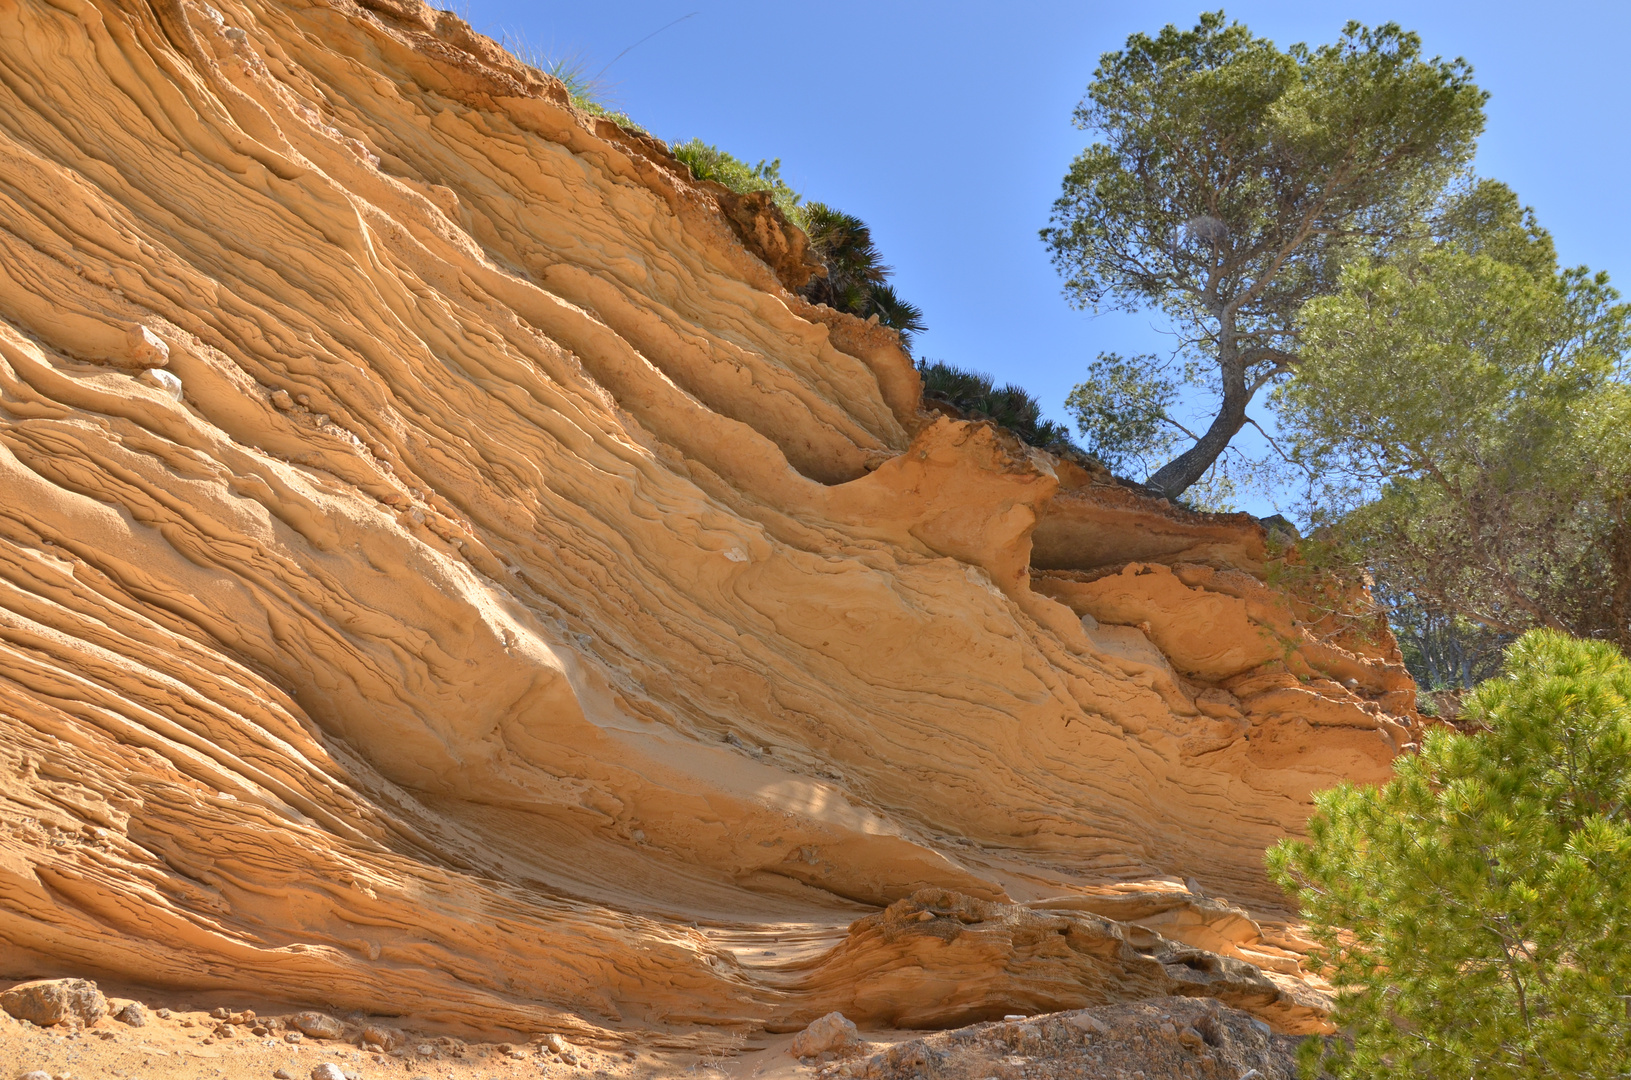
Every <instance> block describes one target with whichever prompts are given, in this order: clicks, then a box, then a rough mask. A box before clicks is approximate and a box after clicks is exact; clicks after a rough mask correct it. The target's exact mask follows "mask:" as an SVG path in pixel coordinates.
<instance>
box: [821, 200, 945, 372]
mask: <svg viewBox="0 0 1631 1080" xmlns="http://www.w3.org/2000/svg"><path fill="white" fill-rule="evenodd" d="M800 216H801V218H802V219H803V225H804V231H805V233H806V234H807V235H808V236H809V237H810V248H811V250H812V251H814V252H815V254H816V255H817V256H818V257H819V258H820V259H821V261H822V263H823V264H825V265H826V267H827V276H826V277H818V278H814V279H812V280H811V282H810V284H808V285H806V286H805V287H804V295H805V297H806V298H807V299H809V300H811V301H813V302H815V303H818V304H826V305H828V306H829V307H833V308H836V309H837V310H839V311H847V312H849V313H850V314H851V315H855V316H858V317H859V318H863V319H869V318H871V317H872V316H874V315H876V316H877V317H878V321H879V322H880V323H882V324H883V325H884V326H888V327H891V328H893V329H894V330H895V331H896V332H897V333H899V334H900V339H901V344H902V345H903V346H905V347H907V348H910V347H911V343H912V335H914V334H918V333H921V332H922V331H923V330H924V329H925V327H924V324H923V309H922V308H920V307H918V306H917V305H916V304H913V303H910V302H909V301H906V300H903V299H901V297H900V295H899V294H898V293H896V292H895V288H894V286H892V285H890V284H889V275H890V273H891V268H890V267H889V266H886V265H885V264H884V261H883V256H882V255H881V254H880V253H879V251H878V246H877V245H876V244H875V243H873V241H872V229H871V228H870V227H869V226H868V225H867V223H866V222H864V221H862V220H861V219H860V218H858V217H856V216H855V215H854V214H846V213H844V212H843V211H842V210H835V209H833V208H832V207H830V206H828V205H827V204H826V203H819V202H812V203H806V204H805V205H804V206H803V207H802V208H801V214H800Z"/></svg>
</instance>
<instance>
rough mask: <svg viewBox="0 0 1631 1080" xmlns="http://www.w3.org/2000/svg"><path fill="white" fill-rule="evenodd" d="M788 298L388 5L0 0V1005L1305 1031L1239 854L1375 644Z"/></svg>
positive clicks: (1358, 686)
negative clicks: (924, 404)
mask: <svg viewBox="0 0 1631 1080" xmlns="http://www.w3.org/2000/svg"><path fill="white" fill-rule="evenodd" d="M812 270H813V268H812V266H811V265H810V263H809V262H808V259H807V254H806V246H805V241H804V238H803V237H802V235H800V234H799V233H798V232H797V231H796V230H793V229H791V228H790V227H788V226H786V225H785V223H784V222H782V221H781V220H780V219H779V218H778V217H777V215H776V213H775V211H774V208H773V207H771V206H769V205H768V203H767V202H766V201H765V200H758V201H755V200H754V199H752V198H747V199H744V198H741V197H738V196H734V195H732V194H730V193H729V192H726V191H724V190H723V189H721V188H718V187H717V186H714V185H710V184H701V183H697V182H695V181H693V180H692V179H691V178H690V175H689V173H688V172H687V171H686V170H685V169H684V167H683V166H681V165H679V164H678V163H676V162H675V161H674V159H673V158H671V157H670V156H669V155H668V153H667V151H666V148H665V147H664V146H663V145H662V144H661V143H659V142H657V141H655V140H653V139H649V138H647V137H644V136H641V135H638V134H634V133H630V132H628V131H625V130H623V129H621V128H618V127H617V126H616V125H614V124H611V123H609V122H608V121H606V120H603V119H596V118H593V117H588V116H586V115H584V114H582V113H579V112H576V111H574V110H573V109H572V108H571V106H570V105H569V103H568V102H567V99H566V95H565V93H564V91H563V90H562V88H561V87H560V85H559V84H558V83H555V82H553V81H552V80H548V79H546V78H544V77H541V76H539V75H538V74H537V73H536V72H534V71H532V70H531V69H528V68H525V67H523V66H521V65H519V64H517V63H516V62H515V61H514V60H512V59H511V58H509V57H508V56H507V55H505V54H503V53H502V52H501V51H500V50H498V49H497V48H496V47H495V46H494V45H493V44H492V43H491V42H490V41H488V40H486V39H484V38H481V37H479V36H477V35H475V34H473V33H472V32H471V31H470V29H469V27H468V26H467V25H466V24H465V23H464V22H462V21H461V20H460V19H458V18H457V17H454V16H452V15H450V14H447V13H440V12H435V11H432V10H430V9H428V8H426V7H423V6H419V5H416V4H413V3H411V2H409V0H401V2H398V0H369V2H368V3H367V4H366V5H364V6H358V5H356V4H353V3H351V2H350V0H313V2H302V0H290V2H283V3H272V2H268V3H258V2H248V3H221V4H219V5H217V6H211V5H210V4H206V3H201V2H193V0H155V2H153V3H151V4H149V3H147V2H145V0H123V2H115V0H12V2H10V3H6V4H3V5H0V966H3V967H4V970H0V976H4V977H9V978H17V979H22V978H29V977H36V976H45V975H52V974H67V975H75V976H90V977H100V978H112V979H120V980H125V981H128V982H134V983H143V984H150V985H160V986H170V987H197V988H201V989H214V990H242V991H245V992H253V993H255V994H257V995H260V996H263V997H268V998H271V999H275V1000H283V1001H288V1002H291V1003H313V1004H323V1005H325V1006H328V1007H331V1008H334V1009H337V1010H360V1011H362V1012H366V1013H371V1014H382V1015H408V1016H414V1017H417V1018H419V1020H420V1021H422V1022H424V1023H427V1024H432V1025H442V1026H445V1027H447V1028H449V1029H458V1030H469V1031H476V1032H481V1031H488V1032H497V1031H500V1030H523V1031H538V1030H559V1031H563V1032H577V1033H578V1034H580V1035H583V1036H584V1037H588V1038H603V1039H616V1038H618V1037H621V1034H620V1033H630V1032H640V1031H643V1032H661V1033H665V1034H664V1036H663V1037H665V1038H670V1039H677V1040H682V1041H683V1040H685V1039H693V1040H694V1039H697V1038H704V1039H705V1038H706V1037H707V1035H706V1033H707V1032H710V1031H742V1030H751V1029H765V1028H768V1029H770V1030H773V1031H787V1030H793V1029H795V1028H797V1027H799V1026H801V1025H802V1024H804V1023H806V1022H808V1021H809V1020H811V1019H812V1018H814V1017H817V1016H820V1015H822V1014H825V1013H827V1012H828V1011H830V1010H834V1009H837V1010H842V1011H843V1012H844V1013H845V1015H846V1016H848V1017H849V1018H850V1019H852V1020H854V1021H856V1022H858V1023H860V1024H861V1025H862V1026H863V1027H868V1026H872V1027H877V1026H887V1025H903V1026H920V1027H921V1026H927V1027H934V1026H944V1025H948V1024H957V1023H966V1022H970V1021H975V1020H983V1019H991V1018H1000V1017H1001V1016H1003V1015H1005V1014H1008V1013H1013V1012H1031V1011H1039V1010H1046V1009H1060V1008H1076V1007H1082V1006H1086V1005H1095V1004H1105V1003H1113V1002H1118V1001H1136V1000H1144V999H1148V998H1152V997H1160V996H1163V995H1188V996H1209V997H1216V998H1219V999H1221V1000H1223V1001H1225V1002H1228V1003H1229V1004H1231V1005H1235V1006H1237V1007H1239V1008H1244V1009H1247V1010H1249V1011H1252V1012H1254V1013H1255V1014H1257V1015H1258V1016H1260V1017H1261V1018H1263V1019H1264V1020H1266V1021H1268V1022H1269V1023H1270V1024H1271V1025H1273V1026H1275V1027H1276V1028H1277V1029H1279V1030H1281V1031H1298V1030H1310V1029H1313V1028H1317V1027H1318V1026H1319V1024H1320V1011H1321V1000H1322V999H1321V998H1320V996H1319V994H1318V993H1317V992H1316V991H1314V990H1313V989H1311V988H1310V987H1309V985H1308V982H1307V979H1306V978H1305V976H1304V975H1303V973H1302V971H1301V969H1300V967H1299V958H1300V954H1299V951H1298V950H1299V944H1300V942H1299V940H1298V939H1297V937H1296V935H1295V932H1294V931H1293V930H1291V929H1288V928H1287V927H1286V926H1285V925H1284V920H1285V918H1286V912H1285V911H1284V910H1283V907H1282V905H1283V898H1282V897H1280V895H1279V894H1278V892H1277V890H1275V889H1274V888H1273V887H1272V886H1271V885H1270V884H1269V883H1268V881H1267V880H1266V878H1265V877H1264V874H1263V871H1262V868H1261V867H1262V852H1263V850H1264V848H1265V847H1266V846H1267V845H1269V844H1272V843H1273V842H1274V841H1275V840H1277V839H1278V838H1280V837H1282V836H1284V835H1287V834H1294V833H1296V832H1297V831H1298V830H1299V829H1300V828H1302V825H1303V822H1304V821H1305V819H1306V816H1307V813H1308V810H1309V805H1310V803H1309V797H1310V793H1311V792H1312V791H1314V790H1317V789H1319V788H1322V787H1326V786H1329V785H1331V784H1334V783H1336V782H1338V781H1340V780H1344V779H1350V780H1357V781H1376V780H1380V779H1382V778H1383V777H1384V776H1385V775H1386V774H1387V771H1388V769H1389V766H1390V762H1391V760H1392V758H1393V756H1394V755H1395V754H1396V753H1397V752H1399V751H1400V750H1401V749H1403V748H1404V747H1405V746H1406V745H1407V744H1408V743H1409V742H1410V741H1411V740H1412V739H1413V737H1414V736H1413V735H1412V728H1411V726H1410V723H1411V717H1412V716H1413V692H1412V688H1411V685H1410V683H1409V679H1408V677H1407V676H1406V675H1405V673H1404V672H1403V669H1402V668H1401V667H1400V666H1398V664H1397V663H1396V660H1397V656H1396V653H1393V652H1392V651H1391V643H1390V642H1388V641H1386V640H1384V641H1382V642H1381V643H1380V644H1376V643H1367V642H1366V640H1365V637H1364V635H1362V634H1356V633H1354V632H1353V631H1351V630H1348V631H1343V629H1342V628H1341V627H1340V626H1339V625H1338V624H1337V623H1335V622H1334V621H1333V620H1332V619H1331V618H1329V617H1327V616H1324V615H1323V614H1322V612H1321V610H1320V609H1319V606H1318V604H1317V603H1316V602H1314V601H1303V600H1298V599H1295V598H1294V597H1293V596H1292V595H1291V594H1290V593H1288V592H1287V591H1286V590H1284V589H1280V588H1277V587H1275V586H1272V585H1271V584H1269V582H1270V581H1271V580H1277V579H1276V578H1275V574H1274V572H1273V571H1274V567H1275V565H1277V564H1276V563H1275V561H1274V560H1273V559H1272V558H1271V550H1270V546H1269V544H1268V542H1267V538H1266V537H1265V535H1264V533H1263V531H1262V530H1261V528H1260V527H1259V526H1258V525H1257V524H1256V523H1255V522H1253V521H1251V520H1250V519H1249V518H1245V517H1205V516H1200V515H1194V514H1190V513H1187V512H1185V511H1181V510H1177V509H1174V508H1171V507H1168V506H1166V505H1164V504H1155V503H1152V502H1150V501H1149V500H1146V499H1143V498H1141V497H1139V496H1138V495H1136V494H1134V493H1132V492H1130V491H1128V490H1126V489H1124V488H1122V487H1119V486H1117V485H1115V484H1114V483H1113V482H1111V481H1110V480H1109V479H1108V478H1107V477H1104V476H1099V475H1093V474H1090V473H1088V472H1086V471H1084V470H1083V469H1082V468H1079V467H1077V466H1075V465H1073V464H1070V463H1069V462H1061V461H1057V460H1055V459H1054V458H1052V457H1050V456H1049V455H1046V454H1043V453H1041V452H1038V451H1035V450H1031V449H1028V448H1026V447H1024V446H1023V445H1021V444H1020V443H1018V442H1017V441H1015V440H1014V439H1012V438H1011V437H1010V436H1008V435H1006V434H1005V433H1003V432H1002V431H1000V430H999V429H996V428H993V427H991V426H990V425H988V424H983V423H971V422H964V421H958V420H952V419H949V418H946V417H937V416H934V415H932V414H928V413H923V412H920V411H919V407H918V398H919V385H918V381H917V377H916V374H915V372H914V371H913V369H912V366H911V363H910V360H909V358H908V357H907V356H906V355H905V354H904V353H903V352H902V351H901V349H900V347H899V345H898V343H897V341H896V339H895V337H894V335H893V334H892V333H891V332H889V331H887V330H883V329H881V328H878V327H876V326H869V325H867V324H865V323H861V322H859V321H857V320H854V319H852V318H850V317H849V316H846V315H841V314H838V313H836V312H834V311H832V310H830V309H827V308H823V307H812V306H810V305H808V304H806V303H805V302H803V301H802V300H800V299H799V298H798V297H797V296H796V295H795V294H794V293H793V292H790V291H789V289H790V288H796V287H798V286H799V285H801V284H802V283H803V282H804V281H805V280H807V278H808V276H809V274H810V273H811V272H812ZM1382 636H1383V637H1384V638H1385V632H1384V633H1383V635H1382ZM698 1032H701V1033H703V1034H701V1035H698V1034H697V1033H698Z"/></svg>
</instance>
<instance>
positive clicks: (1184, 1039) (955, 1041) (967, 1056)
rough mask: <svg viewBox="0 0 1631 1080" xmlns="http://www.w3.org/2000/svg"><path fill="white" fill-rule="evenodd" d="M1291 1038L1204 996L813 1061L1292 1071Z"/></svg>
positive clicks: (1162, 1075)
mask: <svg viewBox="0 0 1631 1080" xmlns="http://www.w3.org/2000/svg"><path fill="white" fill-rule="evenodd" d="M1300 1043H1301V1039H1299V1038H1297V1037H1294V1036H1286V1035H1275V1034H1272V1033H1271V1032H1270V1031H1269V1028H1268V1026H1267V1025H1266V1024H1264V1023H1263V1022H1262V1021H1260V1020H1257V1019H1255V1018H1254V1017H1252V1016H1249V1015H1247V1014H1246V1013H1243V1012H1240V1011H1239V1010H1237V1009H1231V1008H1229V1007H1227V1006H1225V1005H1223V1004H1222V1003H1221V1002H1218V1001H1214V1000H1211V999H1207V998H1172V999H1167V1000H1163V1001H1158V1002H1140V1003H1138V1004H1133V1005H1111V1006H1101V1007H1099V1008H1095V1009H1091V1010H1081V1011H1077V1012H1068V1013H1053V1014H1050V1015H1047V1016H1034V1017H1031V1018H1030V1019H1028V1020H1022V1021H1003V1022H1001V1023H986V1024H976V1025H973V1026H971V1027H967V1028H961V1029H959V1030H956V1031H947V1032H941V1033H938V1034H935V1035H929V1036H926V1037H924V1038H921V1039H913V1040H911V1041H910V1042H904V1043H897V1044H896V1045H894V1046H890V1047H888V1048H887V1049H883V1050H878V1051H877V1052H875V1053H872V1054H869V1055H867V1056H866V1057H858V1058H851V1059H850V1060H848V1061H842V1062H835V1063H832V1064H829V1065H826V1066H823V1067H822V1068H821V1069H820V1070H819V1071H818V1072H817V1074H816V1075H817V1076H818V1077H819V1078H821V1080H847V1078H856V1080H917V1078H921V1077H923V1076H932V1077H934V1078H935V1080H988V1078H990V1080H1026V1078H1032V1077H1034V1078H1037V1080H1139V1078H1147V1080H1241V1078H1242V1077H1247V1076H1250V1077H1253V1080H1297V1062H1296V1056H1297V1047H1298V1046H1299V1045H1300Z"/></svg>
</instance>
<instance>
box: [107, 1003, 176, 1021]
mask: <svg viewBox="0 0 1631 1080" xmlns="http://www.w3.org/2000/svg"><path fill="white" fill-rule="evenodd" d="M169 1011H170V1010H168V1009H160V1010H159V1014H160V1015H161V1016H162V1015H163V1014H165V1013H167V1012H169ZM113 1018H114V1019H115V1020H117V1021H119V1022H120V1023H121V1024H127V1025H129V1026H130V1027H146V1026H147V1006H145V1005H143V1004H142V1003H141V1002H139V1001H132V1002H131V1003H130V1004H129V1005H126V1006H125V1007H124V1008H122V1009H120V1010H119V1011H118V1012H116V1013H114V1014H113Z"/></svg>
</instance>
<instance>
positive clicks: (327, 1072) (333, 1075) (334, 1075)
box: [311, 1061, 345, 1080]
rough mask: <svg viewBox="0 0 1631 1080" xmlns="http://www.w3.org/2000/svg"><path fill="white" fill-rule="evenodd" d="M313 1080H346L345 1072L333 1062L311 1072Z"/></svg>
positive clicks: (325, 1063)
mask: <svg viewBox="0 0 1631 1080" xmlns="http://www.w3.org/2000/svg"><path fill="white" fill-rule="evenodd" d="M311 1080H345V1072H344V1071H343V1070H341V1068H340V1067H339V1066H338V1065H336V1064H334V1063H333V1062H331V1061H325V1062H323V1063H322V1064H320V1065H318V1066H317V1067H316V1068H315V1069H313V1070H312V1071H311Z"/></svg>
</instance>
